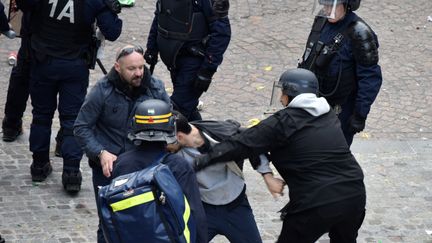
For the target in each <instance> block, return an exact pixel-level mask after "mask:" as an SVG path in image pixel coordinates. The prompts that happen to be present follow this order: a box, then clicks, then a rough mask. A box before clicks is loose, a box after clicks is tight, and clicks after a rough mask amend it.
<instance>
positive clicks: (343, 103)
mask: <svg viewBox="0 0 432 243" xmlns="http://www.w3.org/2000/svg"><path fill="white" fill-rule="evenodd" d="M360 2H361V0H314V9H313V13H314V14H315V21H314V24H313V26H312V30H311V32H310V34H309V38H308V40H307V42H306V49H305V52H304V54H303V58H302V60H301V62H300V64H299V67H301V68H306V69H309V70H311V71H313V72H314V73H315V74H316V76H317V77H318V80H319V84H320V88H319V90H320V93H319V95H320V96H322V97H325V98H326V99H327V101H328V102H329V104H330V105H331V106H332V108H333V109H334V110H335V112H336V113H337V114H338V116H339V120H340V121H341V125H342V130H343V132H344V135H345V138H346V141H347V143H348V145H351V143H352V140H353V137H354V135H355V134H356V133H358V132H361V131H363V129H364V128H365V124H366V118H367V115H368V114H369V111H370V109H371V105H372V103H373V102H374V101H375V98H376V97H377V95H378V92H379V89H380V87H381V83H382V74H381V68H380V66H379V65H378V39H377V36H376V35H375V33H374V32H373V30H372V29H371V28H370V26H369V25H367V24H366V22H365V21H364V20H363V19H361V18H360V17H358V16H357V14H356V13H354V11H356V10H357V9H358V8H359V7H360Z"/></svg>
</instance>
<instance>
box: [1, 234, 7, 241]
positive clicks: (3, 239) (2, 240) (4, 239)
mask: <svg viewBox="0 0 432 243" xmlns="http://www.w3.org/2000/svg"><path fill="white" fill-rule="evenodd" d="M5 242H6V241H5V239H3V238H2V237H1V235H0V243H5Z"/></svg>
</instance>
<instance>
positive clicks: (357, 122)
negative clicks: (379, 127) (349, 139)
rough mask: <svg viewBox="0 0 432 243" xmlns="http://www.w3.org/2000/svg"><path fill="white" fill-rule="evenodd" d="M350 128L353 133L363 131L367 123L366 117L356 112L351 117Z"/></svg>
mask: <svg viewBox="0 0 432 243" xmlns="http://www.w3.org/2000/svg"><path fill="white" fill-rule="evenodd" d="M348 122H349V124H348V125H349V130H350V131H351V132H353V133H358V132H361V131H363V129H364V128H365V125H366V117H362V116H360V115H359V114H357V113H355V112H354V114H352V116H351V117H350V119H349V121H348Z"/></svg>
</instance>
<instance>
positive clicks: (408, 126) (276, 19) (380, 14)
mask: <svg viewBox="0 0 432 243" xmlns="http://www.w3.org/2000/svg"><path fill="white" fill-rule="evenodd" d="M154 5H155V3H154V1H137V2H136V5H135V6H134V7H133V8H129V9H124V10H123V12H122V14H121V17H122V18H123V19H124V21H125V24H124V31H123V33H122V35H121V37H120V38H119V40H118V41H117V42H115V43H107V45H106V48H105V52H106V55H105V58H104V59H103V62H104V63H105V66H107V67H109V66H110V65H111V64H112V60H113V59H114V53H115V50H116V49H118V48H119V47H120V46H123V45H124V44H127V43H139V44H142V45H145V39H146V37H147V33H148V29H149V24H150V21H151V19H152V17H153V11H154ZM310 5H311V1H298V2H296V1H293V0H273V1H270V0H261V1H258V0H232V1H231V10H230V18H231V23H232V33H233V35H232V41H231V43H230V46H229V49H228V51H227V53H226V55H225V60H224V63H223V65H222V66H221V67H220V68H219V70H218V72H217V74H216V75H215V78H214V79H215V81H214V83H213V84H212V86H211V88H210V90H209V92H208V93H206V94H205V95H204V96H203V99H202V100H203V101H204V111H203V116H204V118H209V119H210V118H211V119H226V118H235V119H237V120H239V121H241V122H242V124H244V125H247V124H248V121H249V119H251V118H263V115H262V114H263V111H264V110H265V109H266V108H267V104H268V103H269V96H270V93H271V85H272V82H273V81H274V80H276V79H277V78H278V77H279V75H280V74H281V73H282V72H283V71H285V70H286V69H288V68H293V67H295V66H296V63H297V59H298V58H299V57H300V56H301V54H302V50H303V47H304V43H305V40H306V38H307V35H308V32H309V29H310V26H311V24H312V21H313V16H311V15H310ZM357 12H358V13H359V15H360V16H362V17H363V18H364V19H365V20H366V21H367V22H368V23H369V25H370V26H371V27H372V28H373V29H374V30H375V31H376V33H377V34H378V37H379V41H380V64H381V66H382V69H383V76H384V83H383V86H382V89H381V92H380V94H379V96H378V98H377V101H376V102H375V104H374V106H373V107H372V111H371V114H370V115H369V118H368V122H367V127H366V130H365V132H364V133H362V134H360V135H357V137H356V138H355V142H354V145H353V152H354V153H355V155H356V157H357V159H358V161H359V163H360V164H361V165H362V167H363V169H364V172H365V182H366V186H367V193H368V202H367V215H366V218H365V221H364V223H363V226H362V228H361V230H360V232H359V238H358V239H359V242H368V243H369V242H370V243H372V242H374V243H385V242H412V243H417V242H426V243H427V242H428V243H431V242H432V236H431V235H430V234H431V233H429V235H428V232H429V231H432V161H431V160H432V142H431V139H432V125H431V123H432V122H431V121H432V109H431V106H432V95H431V92H430V91H431V90H432V84H431V77H432V58H431V57H432V44H431V41H432V22H428V21H427V17H428V16H431V15H432V1H431V0H411V1H405V0H380V1H371V0H366V1H362V6H361V7H360V9H359V11H357ZM18 46H19V42H18V40H13V41H10V40H7V39H6V38H5V37H4V36H0V60H3V61H0V82H1V87H3V88H2V89H1V91H0V114H3V109H4V102H5V99H6V90H7V84H8V78H9V74H10V67H9V66H8V64H7V61H6V59H7V56H8V53H9V52H10V51H14V50H17V49H18ZM155 74H156V76H158V77H160V78H162V79H163V80H164V81H165V82H166V85H167V88H168V90H170V87H171V84H170V82H169V79H168V73H167V71H166V69H165V68H164V67H163V65H162V64H159V65H158V66H157V67H156V70H155ZM100 77H102V73H101V71H100V70H99V69H97V70H95V71H92V72H91V83H92V84H93V83H94V82H95V81H96V80H97V79H99V78H100ZM0 117H2V115H0ZM30 121H31V109H30V107H29V109H27V112H26V114H25V117H24V126H25V133H24V135H23V136H21V137H20V138H19V140H18V141H17V142H13V143H4V142H0V234H1V235H2V236H3V237H5V238H6V242H95V230H96V224H97V214H96V210H95V204H94V196H93V191H92V187H91V176H90V171H89V169H88V166H87V164H86V162H85V160H83V164H82V169H83V176H84V184H83V187H82V191H81V192H80V193H79V195H78V196H75V197H71V196H69V195H67V194H66V193H64V192H63V189H62V187H61V164H62V163H61V160H59V159H58V158H55V157H54V156H53V158H52V160H53V166H54V171H53V174H52V175H51V176H50V177H49V178H48V180H47V181H46V182H44V183H37V184H36V183H32V182H31V179H30V175H29V174H30V173H29V166H30V163H31V153H30V152H29V151H28V133H29V123H30ZM54 126H55V127H58V121H55V125H54ZM53 130H55V129H53ZM54 133H55V132H54ZM52 141H54V139H52ZM53 146H54V143H53ZM245 174H246V179H247V184H248V195H249V199H250V202H251V204H252V207H253V209H254V213H255V217H256V221H257V223H258V226H259V229H260V232H261V235H262V238H263V240H264V241H265V242H274V241H275V240H276V239H277V236H278V234H279V231H280V228H281V223H280V221H279V220H278V214H277V213H276V211H277V210H278V209H279V208H281V207H282V206H283V205H284V204H285V203H286V202H287V201H288V198H287V197H286V196H284V197H283V198H280V199H279V200H277V201H275V200H273V199H272V198H271V196H270V194H269V193H268V192H267V191H266V189H265V185H264V184H263V182H262V180H261V178H260V176H257V174H256V173H255V172H254V171H252V170H251V169H249V168H246V172H245ZM214 242H226V240H225V239H224V238H223V237H217V238H216V239H215V240H214ZM319 242H328V237H326V236H324V237H322V238H321V239H320V240H319Z"/></svg>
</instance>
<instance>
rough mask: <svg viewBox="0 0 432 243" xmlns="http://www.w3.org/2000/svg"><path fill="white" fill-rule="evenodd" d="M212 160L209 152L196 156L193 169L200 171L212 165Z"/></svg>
mask: <svg viewBox="0 0 432 243" xmlns="http://www.w3.org/2000/svg"><path fill="white" fill-rule="evenodd" d="M210 161H211V160H210V156H209V155H208V154H205V155H202V156H199V157H196V158H195V160H194V163H193V169H194V170H195V171H200V170H202V169H204V168H206V167H207V166H209V165H211V163H210Z"/></svg>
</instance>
